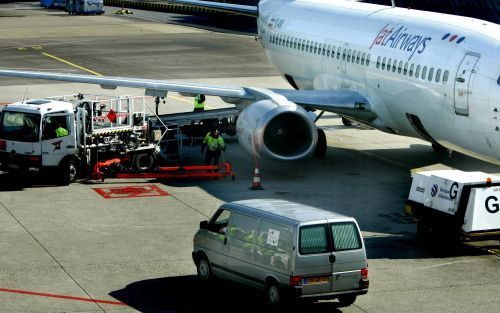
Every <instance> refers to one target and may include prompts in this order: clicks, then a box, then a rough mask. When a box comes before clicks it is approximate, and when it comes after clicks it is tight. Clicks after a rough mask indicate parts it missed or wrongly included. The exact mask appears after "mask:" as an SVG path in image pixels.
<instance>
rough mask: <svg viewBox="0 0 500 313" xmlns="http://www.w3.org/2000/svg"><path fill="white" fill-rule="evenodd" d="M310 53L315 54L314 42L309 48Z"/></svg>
mask: <svg viewBox="0 0 500 313" xmlns="http://www.w3.org/2000/svg"><path fill="white" fill-rule="evenodd" d="M309 52H311V53H314V42H313V41H311V45H310V46H309Z"/></svg>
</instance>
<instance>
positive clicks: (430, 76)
mask: <svg viewBox="0 0 500 313" xmlns="http://www.w3.org/2000/svg"><path fill="white" fill-rule="evenodd" d="M433 78H434V68H433V67H431V68H430V70H429V76H427V80H428V81H430V82H431V81H432V79H433Z"/></svg>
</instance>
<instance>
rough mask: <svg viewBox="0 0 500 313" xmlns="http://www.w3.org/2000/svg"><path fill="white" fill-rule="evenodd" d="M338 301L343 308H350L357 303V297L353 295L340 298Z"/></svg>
mask: <svg viewBox="0 0 500 313" xmlns="http://www.w3.org/2000/svg"><path fill="white" fill-rule="evenodd" d="M338 300H339V303H340V306H341V307H345V306H350V305H351V304H353V303H354V301H356V296H353V295H345V296H340V297H339V298H338Z"/></svg>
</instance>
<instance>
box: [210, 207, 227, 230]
mask: <svg viewBox="0 0 500 313" xmlns="http://www.w3.org/2000/svg"><path fill="white" fill-rule="evenodd" d="M230 216H231V212H230V211H228V210H224V209H219V211H217V213H215V215H214V216H213V217H212V219H211V220H210V222H209V223H208V227H207V229H208V230H209V231H211V232H214V233H219V234H226V230H227V224H228V222H229V217H230Z"/></svg>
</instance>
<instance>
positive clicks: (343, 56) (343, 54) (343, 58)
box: [342, 48, 347, 61]
mask: <svg viewBox="0 0 500 313" xmlns="http://www.w3.org/2000/svg"><path fill="white" fill-rule="evenodd" d="M346 52H347V51H346V49H345V48H344V50H343V51H342V60H343V61H345V55H346Z"/></svg>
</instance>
